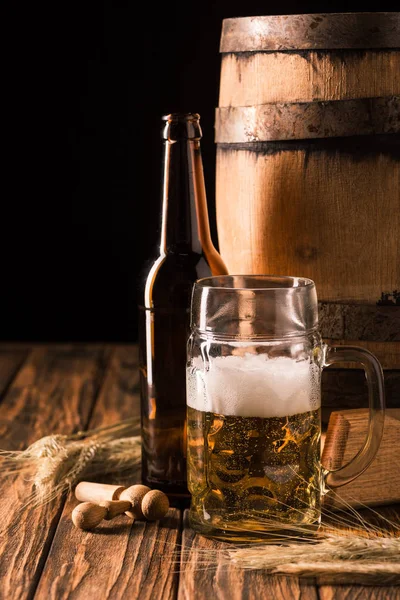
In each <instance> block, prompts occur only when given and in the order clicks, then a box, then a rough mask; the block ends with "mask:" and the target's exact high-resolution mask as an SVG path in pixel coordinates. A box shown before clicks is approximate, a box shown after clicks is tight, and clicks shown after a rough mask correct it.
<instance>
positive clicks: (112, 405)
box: [36, 347, 181, 600]
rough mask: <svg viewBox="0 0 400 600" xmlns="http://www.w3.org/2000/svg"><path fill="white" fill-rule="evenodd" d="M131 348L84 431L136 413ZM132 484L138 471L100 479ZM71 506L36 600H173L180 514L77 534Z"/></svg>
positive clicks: (118, 360)
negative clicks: (158, 599)
mask: <svg viewBox="0 0 400 600" xmlns="http://www.w3.org/2000/svg"><path fill="white" fill-rule="evenodd" d="M137 356H138V353H137V347H125V348H120V349H117V350H116V351H115V352H114V354H113V356H112V359H111V361H110V364H109V367H108V371H107V375H106V379H105V382H104V385H103V388H102V390H101V393H100V395H99V398H98V401H97V403H96V407H95V410H94V412H93V416H92V418H91V421H90V427H99V426H102V425H106V424H112V423H114V422H118V421H119V420H121V419H126V418H129V417H132V416H134V415H138V413H139V397H138V375H139V371H138V362H137ZM104 481H106V482H108V483H113V482H115V483H118V484H121V485H132V484H133V483H136V482H138V481H139V472H138V471H135V470H132V473H129V474H127V475H125V476H124V477H122V476H121V477H117V476H115V477H113V478H112V480H111V479H110V478H109V477H108V478H107V477H105V478H104ZM76 504H77V502H76V500H75V499H74V498H73V496H71V497H69V498H68V501H67V503H66V505H65V507H64V511H63V514H62V517H61V520H60V523H59V526H58V528H57V531H56V535H55V537H54V540H53V544H52V547H51V549H50V553H49V556H48V559H47V562H46V565H45V567H44V570H43V573H42V577H41V579H40V583H39V586H38V589H37V593H36V598H38V599H40V600H42V599H46V600H47V599H54V600H65V599H72V598H73V599H74V600H76V599H82V600H86V599H87V598H93V597H99V598H101V599H102V600H106V599H107V600H109V599H115V600H120V599H121V598H125V597H126V598H139V597H140V598H143V599H144V600H146V599H149V600H150V599H151V598H153V599H154V598H163V600H164V598H165V599H166V600H167V599H169V598H171V599H172V598H175V597H176V590H177V578H178V574H177V573H176V572H175V571H176V565H175V564H174V560H175V550H176V544H177V542H178V541H179V538H180V521H181V514H180V511H179V510H177V509H173V508H171V509H170V510H169V512H168V514H167V516H166V517H165V518H164V519H162V520H161V521H160V522H155V523H147V524H146V523H143V522H139V521H138V522H136V523H134V524H133V525H132V524H131V520H130V519H128V518H127V517H125V516H121V517H117V518H116V519H114V520H113V521H111V522H109V523H106V522H102V523H101V525H100V526H99V527H98V529H97V530H95V531H92V532H83V531H80V530H78V529H76V528H75V527H74V526H73V524H72V522H71V513H72V510H73V508H74V507H75V506H76Z"/></svg>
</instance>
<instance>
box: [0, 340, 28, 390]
mask: <svg viewBox="0 0 400 600" xmlns="http://www.w3.org/2000/svg"><path fill="white" fill-rule="evenodd" d="M28 353H29V349H28V348H17V349H13V350H9V349H7V348H1V347H0V398H1V397H2V396H3V394H4V392H5V391H6V390H7V388H8V386H9V385H10V383H11V381H12V379H13V378H14V376H15V375H16V374H17V372H18V369H19V368H20V367H21V365H22V363H23V362H24V360H25V359H26V357H27V356H28Z"/></svg>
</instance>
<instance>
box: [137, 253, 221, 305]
mask: <svg viewBox="0 0 400 600" xmlns="http://www.w3.org/2000/svg"><path fill="white" fill-rule="evenodd" d="M210 275H211V269H210V266H209V265H208V263H207V261H206V258H205V256H204V255H203V254H196V253H190V254H180V253H167V254H165V255H160V256H158V257H157V258H156V259H152V260H150V261H147V262H146V263H145V265H144V267H143V269H142V271H141V274H140V278H139V282H138V303H139V305H140V306H144V307H145V308H155V307H157V306H163V307H174V306H176V307H177V308H179V307H181V306H183V305H189V303H190V297H191V292H192V287H193V284H194V282H195V281H197V280H198V279H201V278H203V277H209V276H210Z"/></svg>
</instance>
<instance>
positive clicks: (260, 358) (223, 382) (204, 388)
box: [186, 353, 321, 418]
mask: <svg viewBox="0 0 400 600" xmlns="http://www.w3.org/2000/svg"><path fill="white" fill-rule="evenodd" d="M186 380H187V404H188V406H190V407H191V408H195V409H196V410H200V411H205V412H213V413H217V414H221V415H231V416H240V417H262V418H269V417H287V416H292V415H295V414H299V413H304V412H308V411H311V410H316V409H317V408H319V407H320V406H321V394H320V369H319V367H318V365H316V364H313V363H311V362H310V361H306V360H304V361H296V360H294V359H292V358H287V357H285V356H280V357H277V358H268V356H267V355H266V354H258V355H257V354H250V353H248V354H245V355H243V356H220V357H216V358H212V359H210V361H209V363H208V365H207V368H206V365H205V363H204V362H203V361H202V359H201V358H200V357H198V358H195V359H194V360H193V361H192V365H191V367H189V368H188V369H187V379H186Z"/></svg>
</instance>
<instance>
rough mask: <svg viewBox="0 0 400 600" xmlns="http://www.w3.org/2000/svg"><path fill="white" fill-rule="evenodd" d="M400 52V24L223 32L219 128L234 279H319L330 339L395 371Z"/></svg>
mask: <svg viewBox="0 0 400 600" xmlns="http://www.w3.org/2000/svg"><path fill="white" fill-rule="evenodd" d="M399 42H400V13H336V14H335V13H331V14H310V15H307V14H303V15H284V16H282V15H278V16H261V17H242V18H233V19H225V20H224V21H223V26H222V34H221V44H220V51H221V74H220V93H219V106H218V107H217V109H216V118H215V141H216V144H217V162H216V211H217V228H218V239H219V247H220V251H221V254H222V256H223V258H224V260H225V262H226V264H227V266H228V269H229V272H231V273H243V274H249V273H252V274H256V273H264V274H265V273H266V274H273V275H297V276H304V277H310V278H311V279H313V280H314V281H315V283H316V287H317V292H318V298H319V301H320V320H321V328H322V333H323V336H324V337H325V338H326V339H334V340H336V342H337V343H354V344H357V345H358V346H360V345H364V346H365V347H367V348H368V349H370V350H372V351H373V352H374V353H375V354H376V355H377V356H378V358H379V359H380V360H381V362H382V364H383V366H384V368H385V369H387V370H388V371H397V370H399V371H400V343H399V342H400V51H399V46H400V43H399ZM397 375H398V376H399V378H398V380H397V383H396V384H395V385H394V386H393V390H394V392H393V394H394V396H396V397H397V400H398V401H399V402H400V372H399V373H397Z"/></svg>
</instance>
